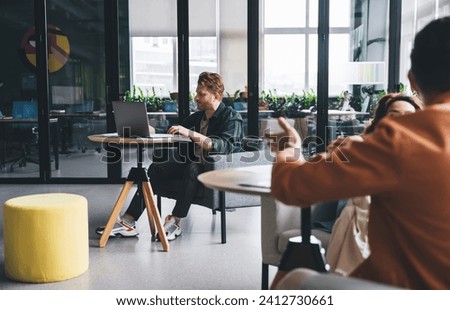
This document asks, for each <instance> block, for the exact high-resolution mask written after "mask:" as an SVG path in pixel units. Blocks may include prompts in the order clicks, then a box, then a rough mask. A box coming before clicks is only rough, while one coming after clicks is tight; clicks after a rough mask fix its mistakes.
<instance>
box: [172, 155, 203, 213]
mask: <svg viewBox="0 0 450 310" xmlns="http://www.w3.org/2000/svg"><path fill="white" fill-rule="evenodd" d="M204 170H205V167H204V165H203V164H201V163H187V164H185V167H184V171H183V178H182V180H183V182H182V190H181V191H180V192H179V195H178V199H177V202H176V204H175V207H174V208H173V210H172V215H173V216H175V217H177V218H183V217H186V216H187V214H188V212H189V208H190V207H191V204H192V201H194V198H195V196H196V195H197V191H198V188H199V187H200V182H199V181H198V179H197V177H198V176H199V174H200V173H202V172H203V171H204Z"/></svg>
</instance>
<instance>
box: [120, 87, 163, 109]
mask: <svg viewBox="0 0 450 310" xmlns="http://www.w3.org/2000/svg"><path fill="white" fill-rule="evenodd" d="M123 101H125V102H144V103H145V104H146V106H147V111H149V112H155V111H162V110H163V109H164V104H165V102H166V101H167V99H165V98H162V97H160V96H158V95H157V94H156V91H155V87H152V91H151V93H149V91H148V90H146V94H144V91H143V89H142V88H141V87H139V86H135V85H133V87H132V88H131V91H129V90H127V91H126V92H125V94H124V96H123Z"/></svg>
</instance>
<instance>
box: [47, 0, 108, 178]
mask: <svg viewBox="0 0 450 310" xmlns="http://www.w3.org/2000/svg"><path fill="white" fill-rule="evenodd" d="M103 15H104V7H103V1H101V0H93V1H83V2H80V1H76V0H64V1H59V0H48V1H47V22H48V30H47V31H48V45H49V46H48V51H49V63H48V74H49V110H50V113H49V114H50V119H54V120H57V122H58V132H57V133H55V132H53V133H52V134H51V140H53V141H55V140H56V141H58V142H57V143H58V146H59V169H58V170H56V171H54V172H53V173H52V177H56V178H58V177H64V178H81V177H82V178H90V177H106V171H107V169H106V166H105V165H103V164H102V162H103V161H104V160H103V159H102V158H104V156H105V152H104V150H103V149H102V146H101V144H99V143H95V142H91V141H90V140H89V139H88V136H89V135H92V134H96V133H104V132H106V109H105V106H106V102H105V30H104V27H105V26H104V16H103Z"/></svg>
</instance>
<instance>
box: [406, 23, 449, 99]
mask: <svg viewBox="0 0 450 310" xmlns="http://www.w3.org/2000/svg"><path fill="white" fill-rule="evenodd" d="M411 73H412V74H413V76H414V79H415V81H416V83H417V86H419V88H420V90H421V91H422V92H424V93H433V92H435V91H437V92H445V91H448V90H450V17H443V18H440V19H436V20H434V21H432V22H430V23H429V24H428V25H427V26H425V27H424V28H423V29H422V30H421V31H420V32H419V33H417V35H416V37H415V39H414V47H413V49H412V52H411Z"/></svg>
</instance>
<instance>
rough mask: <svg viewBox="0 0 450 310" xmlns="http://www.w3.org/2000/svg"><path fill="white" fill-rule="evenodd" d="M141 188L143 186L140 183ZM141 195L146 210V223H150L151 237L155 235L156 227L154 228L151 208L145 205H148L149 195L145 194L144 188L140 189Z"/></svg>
mask: <svg viewBox="0 0 450 310" xmlns="http://www.w3.org/2000/svg"><path fill="white" fill-rule="evenodd" d="M142 188H144V186H143V185H142ZM142 196H143V197H144V205H145V206H146V207H145V209H146V210H147V216H148V223H149V225H150V232H151V234H152V237H154V236H155V235H156V229H155V216H156V215H155V214H153V212H152V210H151V209H150V208H147V206H149V205H150V201H149V197H148V196H149V195H147V194H146V192H145V191H144V190H142Z"/></svg>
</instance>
